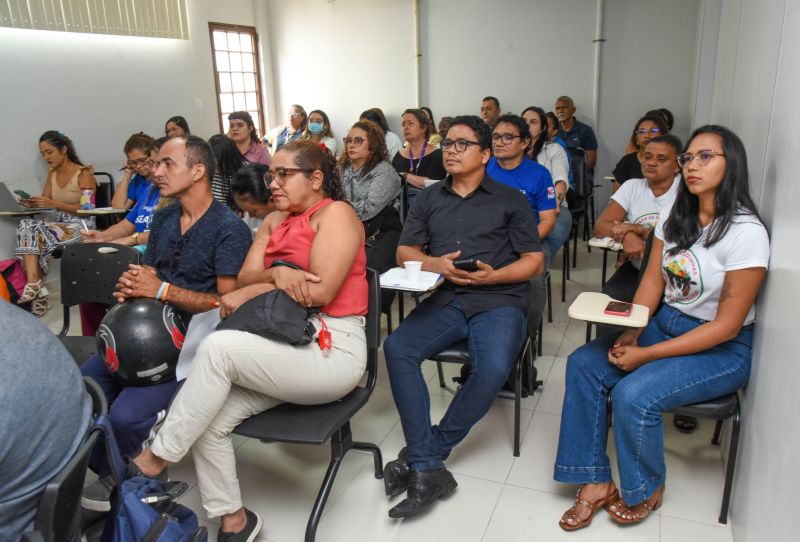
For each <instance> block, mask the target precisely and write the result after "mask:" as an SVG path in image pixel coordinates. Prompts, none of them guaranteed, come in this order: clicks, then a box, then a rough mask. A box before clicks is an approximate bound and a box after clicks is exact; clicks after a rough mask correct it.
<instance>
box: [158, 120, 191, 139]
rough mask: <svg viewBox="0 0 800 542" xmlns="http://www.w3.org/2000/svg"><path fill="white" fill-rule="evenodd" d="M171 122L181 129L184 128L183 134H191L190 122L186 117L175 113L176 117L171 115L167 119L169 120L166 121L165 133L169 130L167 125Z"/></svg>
mask: <svg viewBox="0 0 800 542" xmlns="http://www.w3.org/2000/svg"><path fill="white" fill-rule="evenodd" d="M170 122H171V123H173V124H175V125H176V126H177V127H178V128H180V129H181V130H183V135H191V133H192V132H190V131H189V123H188V122H186V119H185V118H183V117H182V116H180V115H175V116H174V117H170V118H168V119H167V122H165V123H164V133H166V132H167V125H168V124H169V123H170Z"/></svg>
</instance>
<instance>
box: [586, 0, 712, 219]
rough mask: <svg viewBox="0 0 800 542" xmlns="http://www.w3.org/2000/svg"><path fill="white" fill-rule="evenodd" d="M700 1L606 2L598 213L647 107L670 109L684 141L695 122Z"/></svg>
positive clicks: (677, 130)
mask: <svg viewBox="0 0 800 542" xmlns="http://www.w3.org/2000/svg"><path fill="white" fill-rule="evenodd" d="M698 6H699V3H698V2H697V0H672V1H670V2H642V1H641V0H606V2H605V8H604V13H603V26H604V29H603V37H604V38H606V40H607V41H606V42H605V43H604V44H603V46H602V53H601V60H600V62H601V64H600V65H601V70H600V118H599V121H598V125H599V128H600V129H599V131H597V132H596V133H597V135H598V143H599V149H598V157H597V166H596V168H595V184H600V185H601V187H600V188H599V189H598V191H597V195H596V202H597V206H598V209H597V212H598V214H599V213H600V212H601V211H602V209H603V208H604V207H605V202H606V201H608V200H607V195H608V194H610V188H611V187H610V184H609V183H608V182H607V181H604V180H603V177H604V176H606V175H610V174H611V171H612V170H613V169H614V166H615V165H616V163H617V161H618V160H619V159H620V158H621V157H622V156H623V154H624V152H625V147H626V146H627V144H628V140H629V138H630V136H631V131H632V130H633V125H634V124H635V123H636V121H637V120H638V119H639V118H640V117H641V116H642V115H643V114H644V113H646V112H647V111H649V110H651V109H658V108H661V107H666V108H667V109H669V110H670V111H672V113H673V115H675V126H674V127H673V133H675V135H677V136H678V137H680V138H681V140H685V139H686V137H687V136H688V135H689V132H690V126H691V123H692V119H691V117H692V114H693V110H692V100H693V93H694V90H693V89H694V88H695V87H694V85H693V79H694V66H695V56H696V55H695V50H696V43H697V39H696V36H697V18H698Z"/></svg>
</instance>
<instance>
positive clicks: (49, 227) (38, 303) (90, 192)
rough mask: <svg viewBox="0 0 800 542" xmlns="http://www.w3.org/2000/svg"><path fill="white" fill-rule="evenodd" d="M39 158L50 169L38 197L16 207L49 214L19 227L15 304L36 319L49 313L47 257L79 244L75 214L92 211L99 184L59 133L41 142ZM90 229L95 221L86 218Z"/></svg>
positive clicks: (51, 132)
mask: <svg viewBox="0 0 800 542" xmlns="http://www.w3.org/2000/svg"><path fill="white" fill-rule="evenodd" d="M39 153H40V154H41V155H42V157H43V158H44V160H45V162H47V165H48V167H49V168H50V170H49V172H48V174H47V180H46V181H45V183H44V188H43V189H42V195H41V196H33V197H26V198H23V199H21V200H19V204H20V205H22V206H23V207H28V208H30V209H36V208H39V209H42V212H49V213H51V214H50V215H49V216H47V218H42V219H40V218H24V219H22V220H20V223H19V225H18V226H17V247H16V250H15V253H16V255H17V258H19V259H20V260H22V266H23V267H24V269H25V278H26V283H25V289H24V290H23V292H22V295H21V296H20V298H19V300H18V301H17V303H18V304H20V305H26V306H28V307H29V308H30V311H31V312H32V313H33V314H34V315H36V316H44V314H45V313H46V312H47V309H48V308H49V304H48V301H47V297H48V295H49V292H48V291H47V288H45V286H44V284H43V282H42V277H43V276H44V275H46V274H47V271H48V264H47V260H48V257H49V256H50V255H51V254H52V253H53V251H54V250H55V249H56V247H58V246H59V245H65V244H68V243H79V242H80V241H81V233H80V232H81V226H82V222H81V217H80V216H78V215H77V214H76V212H77V211H78V209H94V196H95V192H96V191H97V182H96V181H95V178H94V175H93V173H94V168H93V167H92V166H91V165H88V166H85V165H83V162H81V160H80V158H78V153H77V152H75V145H74V144H73V143H72V140H71V139H70V138H68V137H67V136H66V135H64V134H63V133H62V132H59V131H56V130H48V131H47V132H45V133H43V134H42V136H41V137H40V138H39ZM85 222H86V223H87V224H89V225H94V218H93V217H92V218H89V219H86V220H85Z"/></svg>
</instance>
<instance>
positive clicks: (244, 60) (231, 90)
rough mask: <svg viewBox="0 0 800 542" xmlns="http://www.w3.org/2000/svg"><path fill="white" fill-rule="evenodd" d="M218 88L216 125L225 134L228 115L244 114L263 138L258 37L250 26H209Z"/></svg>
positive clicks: (217, 24) (215, 24)
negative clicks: (238, 112) (251, 118)
mask: <svg viewBox="0 0 800 542" xmlns="http://www.w3.org/2000/svg"><path fill="white" fill-rule="evenodd" d="M208 29H209V32H210V33H211V50H212V56H213V59H214V81H215V82H216V86H217V105H218V106H219V121H220V122H219V126H220V130H221V131H222V133H226V132H227V131H228V115H229V114H230V113H233V112H234V111H247V112H248V113H250V115H251V116H252V117H253V122H254V123H255V125H256V129H257V130H258V132H259V134H261V135H263V133H264V131H263V130H262V127H263V126H264V115H263V110H264V108H263V107H262V104H261V88H260V77H259V72H258V64H259V62H258V35H257V34H256V29H255V28H253V27H250V26H237V25H228V24H221V23H209V24H208Z"/></svg>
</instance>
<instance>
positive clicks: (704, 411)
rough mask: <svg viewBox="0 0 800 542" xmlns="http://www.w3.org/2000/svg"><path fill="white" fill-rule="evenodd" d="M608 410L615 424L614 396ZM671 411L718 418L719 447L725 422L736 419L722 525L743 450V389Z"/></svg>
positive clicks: (716, 441) (714, 440) (715, 440)
mask: <svg viewBox="0 0 800 542" xmlns="http://www.w3.org/2000/svg"><path fill="white" fill-rule="evenodd" d="M606 405H607V409H608V423H607V426H608V427H611V413H612V411H613V410H612V408H613V407H612V404H611V395H609V396H608V398H607V399H606ZM667 412H669V413H672V414H675V415H679V416H691V417H693V418H708V419H711V420H716V421H717V425H716V427H715V428H714V436H713V437H711V444H713V445H715V446H719V445H720V444H721V442H722V438H721V437H722V424H723V423H724V422H725V420H727V419H728V418H731V419H732V422H733V423H732V426H731V442H730V447H729V448H728V464H727V465H726V466H725V485H724V487H723V489H722V505H721V506H720V510H719V518H718V519H719V522H720V523H722V524H726V523H728V507H729V505H730V502H731V491H732V490H733V473H734V470H735V469H736V454H737V452H738V451H739V432H740V430H741V423H742V409H741V404H740V402H739V392H738V391H735V392H733V393H729V394H727V395H723V396H722V397H717V398H716V399H710V400H708V401H701V402H700V403H694V404H691V405H684V406H679V407H676V408H672V409H670V410H668V411H667Z"/></svg>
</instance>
